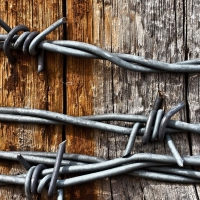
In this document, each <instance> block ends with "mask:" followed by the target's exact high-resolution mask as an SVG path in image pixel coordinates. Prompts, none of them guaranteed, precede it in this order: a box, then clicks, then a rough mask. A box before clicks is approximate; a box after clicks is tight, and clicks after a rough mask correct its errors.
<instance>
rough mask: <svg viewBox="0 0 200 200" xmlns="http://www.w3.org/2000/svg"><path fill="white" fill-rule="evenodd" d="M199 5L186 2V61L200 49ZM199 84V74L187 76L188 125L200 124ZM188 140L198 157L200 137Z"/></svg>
mask: <svg viewBox="0 0 200 200" xmlns="http://www.w3.org/2000/svg"><path fill="white" fill-rule="evenodd" d="M199 3H200V1H190V2H189V1H187V7H186V8H187V9H186V10H187V13H186V19H187V21H186V22H187V23H186V25H187V32H186V33H187V38H186V39H187V46H186V48H187V54H186V58H187V59H189V60H190V59H194V58H199V56H200V49H199V39H198V35H199V33H200V27H199V20H200V15H199V12H198V10H199V8H200V6H199ZM199 83H200V74H199V73H190V74H189V75H188V76H187V85H188V87H187V102H188V121H189V122H190V123H198V124H199V122H200V117H199V116H200V115H199V114H200V112H199V110H200V106H199V97H200V94H199ZM189 139H190V142H191V155H199V153H200V145H199V144H200V143H199V142H200V137H199V135H198V134H194V133H189ZM196 192H197V193H196V195H197V198H198V199H199V195H200V187H199V185H198V184H197V185H196Z"/></svg>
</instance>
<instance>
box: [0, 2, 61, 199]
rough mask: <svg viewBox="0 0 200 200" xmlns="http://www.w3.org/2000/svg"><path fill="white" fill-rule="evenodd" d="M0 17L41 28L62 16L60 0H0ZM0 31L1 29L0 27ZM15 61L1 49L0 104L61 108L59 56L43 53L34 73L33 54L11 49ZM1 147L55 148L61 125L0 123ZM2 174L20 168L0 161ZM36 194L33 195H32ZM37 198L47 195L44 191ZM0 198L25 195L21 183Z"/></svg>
mask: <svg viewBox="0 0 200 200" xmlns="http://www.w3.org/2000/svg"><path fill="white" fill-rule="evenodd" d="M0 11H1V18H2V19H3V20H4V21H5V22H6V23H8V24H9V25H10V26H11V27H15V26H16V25H19V24H24V25H26V26H28V27H29V28H30V30H31V31H36V30H37V31H42V30H44V29H45V28H47V27H48V26H49V25H51V24H52V23H54V22H55V21H57V20H58V19H59V18H61V17H62V1H61V0H53V1H41V0H36V1H33V2H32V1H26V0H22V1H17V0H9V1H3V0H2V1H0ZM0 32H1V33H3V32H4V31H3V30H2V29H1V30H0ZM47 38H48V39H61V38H62V28H59V29H57V30H55V31H54V32H53V33H51V34H49V36H48V37H47ZM14 54H15V55H16V58H17V62H16V63H15V64H14V65H11V64H9V63H8V60H7V58H6V57H5V56H4V53H3V52H2V51H1V53H0V57H1V62H0V79H1V82H0V93H1V99H0V106H15V107H26V108H37V109H44V110H51V111H56V112H62V111H63V110H62V109H63V98H62V95H63V90H62V85H63V83H62V68H63V63H62V56H60V55H58V54H57V55H56V54H54V53H48V52H47V53H46V57H45V71H44V72H42V73H40V74H38V73H37V57H31V56H29V55H23V53H22V52H19V51H18V52H14ZM0 126H1V128H0V134H1V140H0V149H1V150H7V151H9V150H12V151H13V150H28V151H56V150H57V148H58V145H59V143H60V142H61V141H62V127H61V126H42V125H40V126H39V125H27V124H11V123H1V125H0ZM0 166H1V167H0V171H1V173H3V174H18V173H21V172H24V169H23V167H20V165H19V164H17V163H13V162H5V161H1V165H0ZM35 198H37V197H35ZM41 198H43V199H47V196H46V195H45V194H44V195H43V196H42V197H41ZM0 199H20V200H21V199H26V198H25V193H24V187H23V186H22V187H16V186H9V187H3V188H2V187H1V189H0Z"/></svg>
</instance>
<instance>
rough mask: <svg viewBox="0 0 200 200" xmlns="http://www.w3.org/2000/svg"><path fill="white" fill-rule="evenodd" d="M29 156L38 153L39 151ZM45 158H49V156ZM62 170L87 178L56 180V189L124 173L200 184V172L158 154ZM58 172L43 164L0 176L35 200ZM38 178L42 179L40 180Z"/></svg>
mask: <svg viewBox="0 0 200 200" xmlns="http://www.w3.org/2000/svg"><path fill="white" fill-rule="evenodd" d="M64 143H65V141H64ZM64 143H62V144H64ZM62 144H61V147H60V148H61V150H60V152H62V151H63V150H62V146H64V145H62ZM29 153H33V154H34V153H35V152H29ZM50 154H51V153H50ZM60 155H61V153H58V157H59V158H61V157H60ZM43 156H44V157H45V153H44V155H43ZM81 156H82V155H81ZM86 157H88V156H86ZM61 159H62V158H61ZM182 159H183V162H184V164H185V165H186V166H189V167H196V166H200V159H199V156H184V157H182ZM96 160H98V159H96ZM62 161H63V160H62ZM33 162H34V161H33ZM174 166H175V167H174ZM58 169H59V170H58V174H70V173H85V175H78V176H76V177H72V178H68V179H61V180H57V178H56V183H55V186H56V188H57V189H60V188H63V187H67V186H73V185H77V184H82V183H85V182H89V181H93V180H97V179H100V178H105V177H112V176H116V175H119V174H124V173H128V174H129V175H132V176H138V177H143V178H148V179H152V180H159V181H168V182H176V183H187V184H188V183H192V184H193V183H200V179H199V177H200V172H199V171H197V170H192V169H188V168H181V169H180V168H178V166H176V160H175V159H174V157H172V156H166V155H158V154H146V153H142V154H135V155H130V156H129V157H127V158H116V159H113V160H108V161H102V162H101V163H93V164H87V163H85V164H83V165H82V166H59V168H58ZM54 171H55V168H47V169H46V167H45V166H44V165H43V164H39V165H37V166H33V167H31V168H30V169H29V170H28V172H27V174H26V175H25V176H24V175H22V176H21V177H20V176H9V175H0V183H6V184H18V185H24V187H25V192H26V195H27V198H28V199H31V195H32V194H33V193H35V191H37V192H38V193H41V192H42V191H43V190H44V189H45V187H47V188H48V187H50V186H49V182H50V181H51V180H52V176H53V172H54ZM38 177H41V178H40V179H38ZM56 177H57V175H56ZM60 195H61V196H63V193H62V190H61V191H59V190H58V196H60Z"/></svg>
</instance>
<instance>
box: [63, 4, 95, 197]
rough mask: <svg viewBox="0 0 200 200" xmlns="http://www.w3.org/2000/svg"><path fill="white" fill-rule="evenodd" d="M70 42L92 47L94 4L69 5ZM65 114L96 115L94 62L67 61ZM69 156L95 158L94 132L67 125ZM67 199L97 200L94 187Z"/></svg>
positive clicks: (78, 189) (69, 192)
mask: <svg viewBox="0 0 200 200" xmlns="http://www.w3.org/2000/svg"><path fill="white" fill-rule="evenodd" d="M67 14H68V15H67V19H68V24H67V39H68V40H77V41H82V42H87V43H92V40H93V38H92V32H93V16H92V0H72V1H68V4H67ZM66 67H67V70H66V95H67V107H66V113H67V114H68V115H72V116H83V115H91V114H93V90H92V88H93V74H92V71H93V68H94V63H93V60H92V59H84V58H72V57H67V65H66ZM66 139H67V152H69V153H82V154H87V155H94V150H95V142H94V135H93V130H90V129H86V128H82V127H76V126H72V125H68V126H67V128H66ZM65 197H66V199H73V200H74V199H96V192H95V186H94V183H87V184H82V185H78V186H73V187H69V188H66V195H65Z"/></svg>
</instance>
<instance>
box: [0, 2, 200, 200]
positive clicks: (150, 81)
mask: <svg viewBox="0 0 200 200" xmlns="http://www.w3.org/2000/svg"><path fill="white" fill-rule="evenodd" d="M63 9H64V10H63ZM198 10H199V1H197V0H195V1H190V2H189V1H179V0H177V1H170V0H155V1H150V0H146V1H136V0H120V1H119V0H113V1H111V0H71V1H63V2H62V1H61V0H54V1H39V0H37V1H33V3H32V2H29V1H24V0H23V1H17V0H15V1H14V0H9V1H3V0H2V1H0V12H1V18H2V19H3V20H4V21H6V22H8V24H9V25H10V26H11V27H14V26H16V25H18V24H25V25H27V26H28V27H30V29H31V30H40V31H41V30H43V29H45V28H46V27H48V25H50V24H51V23H53V22H54V21H56V20H57V19H59V18H61V17H62V16H63V15H65V14H67V19H68V20H67V26H66V32H65V31H64V32H62V28H59V29H57V30H56V31H54V32H53V33H52V34H50V35H49V36H48V38H49V39H61V38H62V37H63V38H64V39H66V38H67V39H70V40H77V41H84V42H88V43H92V44H95V45H97V46H99V47H102V48H104V49H106V50H108V51H111V52H121V53H132V54H134V55H140V56H143V57H145V58H150V59H155V60H160V61H164V62H169V63H170V62H177V61H181V60H185V59H190V58H194V57H199V47H198V44H199V42H198V33H199V12H198ZM38 19H39V20H38ZM2 31H3V30H2V29H1V31H0V32H2ZM63 33H64V36H63ZM16 54H17V58H18V59H17V63H16V65H14V66H11V65H10V64H9V63H8V61H7V58H5V56H4V54H3V52H1V54H0V55H1V61H0V70H1V73H0V77H1V80H2V81H1V83H0V84H1V85H0V91H1V96H2V98H1V100H0V103H1V104H0V106H16V107H29V108H40V109H46V110H51V111H56V112H61V113H62V112H63V113H67V114H69V115H74V116H82V115H89V114H100V113H133V114H145V115H148V113H149V112H150V111H151V109H152V106H153V102H154V100H155V98H156V95H157V91H158V90H159V91H161V92H162V93H163V94H164V97H165V109H166V110H169V109H170V108H171V107H173V106H174V105H176V104H177V103H179V102H180V101H182V100H185V101H186V102H188V106H187V109H185V110H184V111H181V112H180V113H178V114H177V115H175V116H174V119H181V120H184V121H191V122H199V121H200V120H199V117H198V114H199V105H198V103H199V92H198V91H199V75H198V74H189V75H188V74H173V73H164V74H145V73H135V72H131V71H127V70H124V69H121V68H119V67H118V66H116V65H113V64H111V63H110V62H108V61H100V60H95V61H94V60H90V59H80V58H72V57H67V59H64V61H63V58H62V56H60V55H56V54H53V53H47V57H46V64H45V65H46V69H45V71H44V72H43V73H41V74H37V63H36V58H34V57H30V56H24V55H22V53H19V52H17V53H16ZM116 123H117V124H122V123H119V122H116ZM126 125H127V126H129V125H130V124H128V123H127V124H126ZM0 131H1V141H0V149H1V150H35V151H56V150H57V147H58V144H59V143H60V142H61V141H62V140H64V139H67V146H66V151H67V152H75V153H85V154H90V155H93V154H94V155H97V156H100V157H103V158H106V159H111V158H116V157H120V156H122V154H123V151H124V149H125V146H126V144H127V141H128V137H126V136H119V135H117V134H114V133H106V132H101V131H97V130H88V129H83V128H77V127H74V126H70V125H69V126H67V127H66V129H65V130H64V131H65V132H63V131H62V127H61V126H50V127H47V126H38V125H25V124H10V123H1V129H0ZM62 133H65V134H63V135H62ZM172 137H173V141H174V143H175V145H176V147H177V148H178V150H179V152H180V154H181V155H192V154H199V142H198V141H199V137H198V135H195V134H192V135H191V134H182V133H181V134H176V135H173V136H172ZM137 152H149V153H160V154H170V151H169V149H168V147H167V146H166V145H165V144H164V143H160V142H154V143H151V144H148V145H145V146H144V145H142V143H141V138H138V139H137V140H136V143H135V146H134V149H133V153H137ZM0 166H1V167H0V172H1V173H3V174H16V173H19V172H23V171H24V170H23V169H22V167H20V165H18V164H17V163H13V162H5V161H1V165H0ZM198 196H199V186H197V185H192V184H190V185H181V184H171V183H164V182H156V181H150V180H145V179H139V178H134V177H129V176H127V175H121V176H118V177H113V178H107V179H103V180H99V181H95V182H93V183H87V184H84V185H81V186H76V187H70V188H66V190H65V199H70V200H71V199H120V200H121V199H198ZM36 198H39V199H47V197H46V194H44V195H43V196H41V197H36ZM0 199H25V195H24V189H23V187H15V186H14V187H12V186H9V187H3V188H0Z"/></svg>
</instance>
